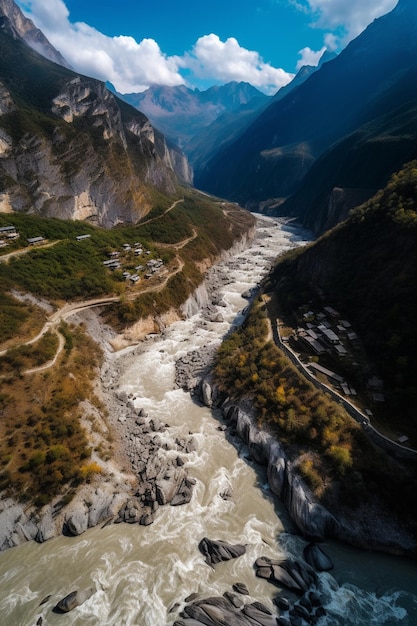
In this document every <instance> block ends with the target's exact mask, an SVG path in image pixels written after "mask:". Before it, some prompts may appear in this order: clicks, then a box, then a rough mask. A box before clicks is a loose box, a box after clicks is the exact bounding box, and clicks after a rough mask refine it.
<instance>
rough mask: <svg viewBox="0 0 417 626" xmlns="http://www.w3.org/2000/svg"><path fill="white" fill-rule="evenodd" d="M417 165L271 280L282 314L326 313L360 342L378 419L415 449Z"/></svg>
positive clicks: (294, 255)
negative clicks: (372, 374)
mask: <svg viewBox="0 0 417 626" xmlns="http://www.w3.org/2000/svg"><path fill="white" fill-rule="evenodd" d="M416 276H417V162H416V161H413V162H411V163H409V164H407V165H406V166H405V167H404V168H403V169H402V170H401V171H400V172H398V174H395V175H394V176H393V177H392V179H391V181H390V182H389V184H388V185H387V187H386V188H385V189H383V190H381V191H380V192H379V193H378V194H377V195H376V196H375V197H374V198H373V199H372V200H370V201H368V202H367V203H365V204H364V205H362V206H361V207H359V208H357V209H355V210H354V211H353V212H352V214H351V216H350V218H349V219H348V220H347V221H346V222H345V223H343V224H341V225H339V226H338V227H336V228H335V229H333V230H332V231H330V232H329V233H327V234H326V235H324V236H323V237H321V238H320V239H319V240H318V241H317V242H316V243H315V244H313V245H310V246H309V247H308V248H307V249H304V250H297V251H295V252H293V253H292V254H291V255H288V256H287V257H286V258H285V259H283V260H282V261H280V262H279V263H278V264H277V267H276V268H275V271H274V272H273V274H272V276H271V284H272V285H276V289H277V292H278V297H279V301H280V304H281V306H282V308H283V311H284V314H285V315H286V316H288V317H289V318H290V317H291V315H292V313H293V312H294V310H295V309H296V308H298V307H299V306H301V305H307V306H313V307H314V306H317V307H318V308H319V307H322V306H323V304H324V303H325V304H327V305H331V306H333V307H335V308H336V309H337V310H338V311H340V313H341V315H342V316H343V317H346V318H347V319H348V320H349V321H350V322H351V323H352V324H353V326H354V328H355V330H356V331H357V332H358V334H359V335H360V338H361V340H362V343H363V345H364V347H365V350H366V352H367V355H368V361H369V362H370V363H372V364H373V369H374V370H376V372H377V373H378V375H379V376H380V377H381V378H382V379H383V382H384V394H385V403H384V404H383V405H382V406H381V407H380V408H378V413H379V419H380V420H381V421H382V423H386V425H387V427H389V428H390V430H391V431H394V432H397V433H399V434H401V433H406V434H407V435H408V436H409V437H410V441H413V442H414V443H417V416H416V412H415V406H416V404H417V384H416V376H415V372H416V371H417V328H416V324H415V320H416V318H417V282H416Z"/></svg>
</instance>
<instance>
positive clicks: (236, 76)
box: [179, 33, 294, 93]
mask: <svg viewBox="0 0 417 626" xmlns="http://www.w3.org/2000/svg"><path fill="white" fill-rule="evenodd" d="M179 63H180V65H181V67H183V68H187V69H189V70H191V71H192V72H193V74H194V75H195V76H196V77H199V78H206V77H207V76H210V77H211V78H212V79H214V80H215V81H223V82H229V81H238V82H239V81H247V82H249V83H251V84H252V85H254V86H255V87H258V88H259V89H261V90H263V91H265V92H267V93H275V92H276V91H277V90H278V89H279V88H281V87H283V86H284V85H286V84H287V83H288V82H290V80H292V78H293V77H294V75H293V74H289V73H288V72H285V71H284V70H283V69H280V68H275V67H273V66H272V65H270V64H268V63H265V62H264V61H263V59H262V57H261V56H260V55H259V53H258V52H255V51H252V50H247V49H246V48H242V47H241V46H240V45H239V42H238V41H237V39H235V38H234V37H229V38H228V39H226V41H221V40H220V38H219V37H218V35H215V34H213V33H211V34H210V35H204V36H203V37H200V38H199V39H198V40H197V42H196V44H195V45H194V47H193V49H192V50H191V52H189V53H187V54H185V55H184V57H182V59H180V61H179Z"/></svg>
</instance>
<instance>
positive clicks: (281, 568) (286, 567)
mask: <svg viewBox="0 0 417 626" xmlns="http://www.w3.org/2000/svg"><path fill="white" fill-rule="evenodd" d="M255 568H256V576H258V578H265V579H267V580H269V581H271V582H273V583H275V584H280V585H284V586H285V587H287V588H288V589H290V590H291V591H295V592H296V593H300V594H302V593H305V592H306V591H308V589H309V588H310V587H311V585H314V584H316V582H317V575H316V573H315V572H314V570H313V569H312V568H311V567H310V566H309V565H307V563H302V562H301V561H297V560H295V559H285V560H274V559H270V558H268V557H261V558H259V559H257V560H256V562H255Z"/></svg>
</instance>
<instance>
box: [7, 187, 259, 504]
mask: <svg viewBox="0 0 417 626" xmlns="http://www.w3.org/2000/svg"><path fill="white" fill-rule="evenodd" d="M168 208H169V204H168V203H167V202H166V200H165V199H163V200H161V201H160V203H159V204H158V205H155V207H154V210H153V212H152V214H151V218H149V216H148V218H147V219H146V220H145V221H146V222H147V223H145V224H144V225H143V226H141V225H140V224H138V225H137V226H129V227H122V226H121V227H118V228H115V229H112V230H103V229H100V228H95V227H93V226H91V225H88V224H84V223H80V222H64V221H61V220H56V219H44V218H38V217H35V216H26V215H19V214H7V215H2V214H0V226H7V225H15V226H16V228H17V230H18V231H19V232H20V235H21V236H20V238H19V239H17V240H16V241H15V242H14V243H13V244H12V245H11V246H10V247H8V248H5V249H3V250H2V252H3V253H7V252H10V250H11V249H13V248H15V249H16V248H20V247H22V246H23V245H24V244H25V243H26V241H25V239H26V237H28V236H35V235H37V234H41V235H43V236H44V237H46V238H47V239H48V240H49V241H53V242H57V243H55V245H53V246H51V247H49V248H44V249H33V250H30V251H29V252H27V254H25V255H22V256H19V257H15V258H14V259H12V260H10V261H9V263H7V264H6V263H0V285H1V290H0V328H1V329H2V334H1V345H0V350H1V349H4V348H11V346H13V345H14V346H18V345H19V343H20V342H21V340H22V333H23V334H24V336H26V338H29V337H30V336H35V335H36V332H37V331H38V330H39V328H40V326H41V325H42V319H44V314H42V313H41V311H40V310H38V308H37V307H34V306H33V305H29V304H27V303H23V302H20V301H19V300H17V299H16V298H14V297H13V295H12V292H11V290H12V289H17V290H19V291H20V292H23V293H24V292H29V293H32V294H35V295H36V296H38V297H39V296H41V297H43V298H44V299H46V300H49V301H50V302H52V303H53V304H55V305H59V304H60V303H62V302H63V301H64V300H68V301H71V300H83V299H90V298H92V297H94V296H100V295H104V294H114V293H119V294H122V295H123V293H124V292H125V291H126V290H129V287H127V285H126V281H125V280H124V279H122V277H121V272H119V273H117V272H115V273H112V272H110V271H109V270H106V269H105V268H104V266H103V264H102V261H103V259H106V258H108V257H107V252H109V251H110V250H114V249H118V250H120V249H121V247H122V245H123V244H124V243H130V244H132V245H133V244H134V243H136V242H140V243H141V244H142V245H143V247H144V249H148V250H150V251H151V254H150V255H149V256H146V257H145V258H146V260H149V258H155V257H159V256H160V257H161V258H164V259H165V262H166V265H167V266H168V267H169V264H170V262H173V260H175V257H176V254H178V255H180V256H181V260H182V263H183V270H182V272H180V273H178V274H175V276H173V278H172V279H171V280H169V281H168V283H167V285H166V287H165V288H164V289H162V290H161V291H158V292H150V293H148V294H143V295H142V296H140V294H139V293H137V299H136V300H135V299H130V300H129V301H127V300H126V299H125V300H124V303H121V304H117V305H115V306H114V307H112V314H111V315H110V316H109V319H112V320H113V321H114V324H115V325H116V326H117V327H118V328H122V327H123V326H125V325H126V324H128V323H130V322H133V321H135V320H137V319H138V318H139V317H141V316H146V315H149V314H155V313H156V314H157V313H161V312H164V311H166V310H168V309H169V308H171V307H178V306H179V305H180V304H182V302H183V301H184V300H185V299H186V298H187V297H188V295H189V294H190V293H191V292H192V291H193V290H194V288H195V287H196V286H197V285H198V284H199V283H200V282H201V280H202V279H203V274H202V273H201V271H200V269H199V264H200V263H204V262H205V261H207V260H209V261H210V262H213V261H214V259H215V258H216V257H218V255H219V254H220V253H221V251H222V250H224V249H228V248H229V247H230V246H232V245H233V243H234V241H235V240H236V238H238V237H239V236H241V235H243V234H244V233H245V232H246V231H247V229H248V228H249V227H250V226H251V225H253V223H254V218H253V216H251V215H250V214H248V213H246V212H244V211H241V210H239V209H237V207H234V206H229V207H225V206H223V205H222V204H218V203H215V202H213V201H211V200H209V199H207V198H204V197H201V196H200V195H198V194H195V193H194V192H192V191H187V192H185V198H184V201H181V202H180V203H179V204H177V205H176V206H175V207H174V208H173V209H172V210H171V211H169V213H166V214H165V211H166V210H167V209H168ZM152 215H153V217H152ZM149 219H153V221H152V222H149ZM80 234H90V235H91V237H90V238H89V239H87V240H84V241H81V242H77V241H76V239H75V238H76V236H77V235H80ZM194 235H195V237H194ZM150 238H152V239H150ZM187 238H191V240H190V242H189V243H188V245H184V247H182V248H180V249H178V251H177V250H176V249H175V245H176V244H181V242H183V241H184V240H186V239H187ZM160 243H161V244H163V245H164V246H165V247H163V246H162V245H161V247H159V244H160ZM167 245H168V247H166V246H167ZM132 254H133V253H132ZM132 262H135V263H138V260H136V259H135V260H134V261H132ZM147 285H148V283H147ZM139 289H140V287H139ZM129 294H130V295H131V296H134V295H135V292H134V291H132V290H130V291H129ZM122 299H123V298H122ZM35 312H36V315H34V313H35ZM63 332H64V335H65V338H66V349H65V350H64V352H63V354H62V355H61V356H60V357H59V360H58V363H57V365H56V366H55V367H54V368H53V369H49V370H46V371H45V372H38V373H36V374H31V375H25V376H23V375H22V372H23V371H24V370H25V369H27V368H29V367H35V366H37V365H40V364H42V363H46V362H47V361H48V360H49V359H50V358H51V355H52V353H54V346H56V338H55V336H54V335H53V336H49V335H46V336H45V337H44V338H43V339H41V340H39V341H38V342H36V343H35V344H34V345H33V346H27V347H24V348H23V347H21V348H18V347H16V348H15V349H10V350H9V352H8V353H7V354H6V355H5V356H0V376H2V391H1V394H0V403H1V411H2V418H1V420H0V488H8V489H9V492H10V493H11V494H12V495H15V496H17V497H20V498H23V499H29V500H31V499H34V500H35V502H36V503H38V504H42V503H44V502H46V501H48V500H49V499H50V498H51V497H53V496H54V495H56V494H57V493H60V492H62V489H63V488H64V486H65V489H66V491H67V492H68V489H69V487H68V486H69V485H71V484H72V485H73V486H75V485H76V484H78V482H79V481H80V480H84V479H85V478H88V476H89V475H90V473H91V472H92V471H95V469H97V468H95V467H94V466H93V465H92V464H91V462H90V460H89V459H90V453H91V451H90V449H89V445H88V441H87V438H86V435H85V433H84V431H83V430H82V428H81V426H80V417H81V413H80V411H79V408H78V407H79V404H80V402H81V401H82V400H83V399H85V398H90V399H92V400H93V403H95V404H97V401H96V399H95V398H94V393H93V389H92V386H91V382H90V381H92V380H93V379H94V376H95V371H96V367H97V365H98V364H99V361H100V355H99V353H98V351H97V349H96V348H95V347H94V346H93V345H92V344H91V342H90V341H89V340H88V338H87V337H85V336H84V334H83V333H80V331H79V330H77V329H75V328H71V327H69V328H67V327H66V328H63ZM29 494H30V495H29Z"/></svg>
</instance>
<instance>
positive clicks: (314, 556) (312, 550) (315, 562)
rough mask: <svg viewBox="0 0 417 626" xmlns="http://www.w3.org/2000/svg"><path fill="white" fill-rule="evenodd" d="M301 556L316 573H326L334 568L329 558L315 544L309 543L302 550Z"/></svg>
mask: <svg viewBox="0 0 417 626" xmlns="http://www.w3.org/2000/svg"><path fill="white" fill-rule="evenodd" d="M303 556H304V558H305V560H306V561H307V563H308V564H309V565H311V567H314V569H315V570H316V571H317V572H328V571H329V570H331V569H333V567H334V565H333V562H332V560H331V558H330V557H329V556H328V555H327V554H326V553H325V552H324V551H323V550H322V549H321V548H320V547H319V546H318V545H317V544H316V543H309V544H308V545H307V546H306V547H305V548H304V550H303Z"/></svg>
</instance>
